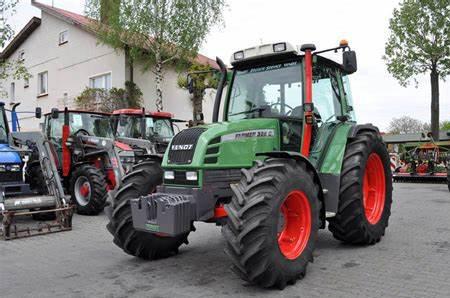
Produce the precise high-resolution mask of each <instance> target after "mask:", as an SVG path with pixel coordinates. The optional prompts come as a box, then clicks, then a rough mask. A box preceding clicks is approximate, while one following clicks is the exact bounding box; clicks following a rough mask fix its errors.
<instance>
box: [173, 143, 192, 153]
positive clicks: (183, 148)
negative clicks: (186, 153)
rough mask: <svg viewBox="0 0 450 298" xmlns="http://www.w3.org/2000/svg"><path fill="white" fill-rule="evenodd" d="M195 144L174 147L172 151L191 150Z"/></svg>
mask: <svg viewBox="0 0 450 298" xmlns="http://www.w3.org/2000/svg"><path fill="white" fill-rule="evenodd" d="M193 146H194V145H193V144H187V145H172V150H174V151H180V150H191V149H192V147H193Z"/></svg>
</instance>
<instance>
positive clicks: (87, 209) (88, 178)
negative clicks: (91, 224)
mask: <svg viewBox="0 0 450 298" xmlns="http://www.w3.org/2000/svg"><path fill="white" fill-rule="evenodd" d="M106 186H107V183H106V179H105V175H104V174H103V172H102V171H100V170H99V169H97V168H96V167H94V166H91V165H87V164H84V165H81V166H79V167H77V168H76V169H75V170H74V172H73V174H72V176H71V178H70V195H71V197H72V201H73V202H74V203H75V205H76V206H77V213H78V214H82V215H97V214H99V213H100V212H102V211H103V208H104V207H105V203H106V199H107V192H108V190H107V187H106Z"/></svg>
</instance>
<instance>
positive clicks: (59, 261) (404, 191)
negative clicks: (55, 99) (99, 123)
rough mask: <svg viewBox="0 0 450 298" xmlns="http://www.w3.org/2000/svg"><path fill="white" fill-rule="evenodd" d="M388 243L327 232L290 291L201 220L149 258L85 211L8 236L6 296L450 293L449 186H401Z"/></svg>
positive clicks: (3, 259)
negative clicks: (230, 252) (234, 261)
mask: <svg viewBox="0 0 450 298" xmlns="http://www.w3.org/2000/svg"><path fill="white" fill-rule="evenodd" d="M394 187H395V191H394V203H393V207H392V216H391V220H390V226H389V228H388V230H387V234H386V236H385V237H384V238H383V239H382V241H381V242H380V243H378V244H377V245H374V246H370V247H354V246H348V245H343V244H341V243H340V242H338V241H336V240H334V239H333V237H332V236H331V234H330V233H329V232H328V231H327V230H323V231H321V232H320V233H319V239H318V243H317V249H316V253H315V255H316V258H315V262H314V263H313V264H310V266H309V267H308V273H307V275H306V277H305V278H304V279H303V280H302V281H300V282H298V283H297V284H295V285H294V286H288V287H286V288H285V290H284V291H279V290H262V289H259V288H257V287H253V286H249V285H247V284H245V283H243V282H242V281H241V280H240V279H239V278H237V277H236V276H235V275H234V274H233V273H232V272H231V271H230V270H229V266H230V262H229V260H228V258H227V256H226V255H225V254H224V253H223V247H224V241H223V239H222V236H221V234H220V228H218V227H215V226H214V225H208V224H202V223H199V224H197V225H196V226H197V232H195V233H193V234H191V236H190V237H189V240H190V244H189V245H188V246H182V248H181V249H180V253H179V254H178V255H177V256H175V257H172V258H168V259H164V260H159V261H154V262H145V261H141V260H139V259H136V258H133V257H130V256H128V255H126V254H125V253H123V252H122V251H121V250H120V249H119V248H117V247H116V246H115V245H113V244H112V237H111V236H110V234H109V233H108V232H107V231H106V229H105V225H106V222H107V219H106V216H105V215H104V214H102V215H100V216H96V217H86V216H75V217H74V229H73V231H71V232H65V233H57V234H52V235H46V236H40V237H34V238H28V239H20V240H14V241H9V242H0V251H1V252H2V253H1V255H0V264H1V265H0V296H1V297H62V296H63V297H212V296H215V297H226V296H233V297H263V296H267V297H273V296H280V297H448V296H449V293H450V282H449V275H450V220H449V215H450V194H449V192H448V189H447V186H446V185H425V184H395V185H394Z"/></svg>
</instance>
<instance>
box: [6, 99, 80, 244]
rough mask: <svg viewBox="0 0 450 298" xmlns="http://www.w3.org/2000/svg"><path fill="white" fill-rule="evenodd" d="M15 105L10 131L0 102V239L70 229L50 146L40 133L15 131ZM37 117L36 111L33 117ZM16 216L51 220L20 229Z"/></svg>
mask: <svg viewBox="0 0 450 298" xmlns="http://www.w3.org/2000/svg"><path fill="white" fill-rule="evenodd" d="M16 106H17V105H16ZM16 106H14V107H13V109H12V110H11V114H12V115H11V119H12V123H13V125H12V126H13V132H10V130H9V126H8V121H7V117H6V109H5V104H4V103H3V102H0V218H1V224H0V237H2V238H4V239H5V240H8V239H13V238H19V237H26V236H32V235H36V234H46V233H50V232H57V231H66V230H70V229H71V227H72V224H71V221H72V207H71V206H70V205H69V203H70V202H69V200H68V199H67V198H66V197H65V195H64V190H63V187H62V184H61V179H60V177H59V174H58V171H57V168H56V165H55V159H54V156H53V154H52V152H53V151H52V148H51V144H49V142H48V141H46V140H45V138H44V135H43V134H42V132H18V131H17V130H19V129H20V128H19V126H18V120H17V114H16V112H15V107H16ZM40 116H41V111H40V109H36V117H37V118H40ZM14 130H15V131H14ZM18 216H32V217H33V218H34V219H35V220H40V221H43V220H54V221H53V222H51V223H48V222H46V223H45V224H44V223H40V224H39V225H38V227H35V228H33V227H31V226H29V225H27V226H26V227H25V228H21V227H20V226H18V225H17V224H16V223H15V221H14V219H15V218H16V217H18Z"/></svg>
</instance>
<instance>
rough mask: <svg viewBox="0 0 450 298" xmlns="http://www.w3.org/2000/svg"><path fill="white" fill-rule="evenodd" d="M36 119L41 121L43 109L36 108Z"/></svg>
mask: <svg viewBox="0 0 450 298" xmlns="http://www.w3.org/2000/svg"><path fill="white" fill-rule="evenodd" d="M35 117H36V118H38V119H41V117H42V109H41V108H40V107H37V108H36V111H35Z"/></svg>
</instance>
